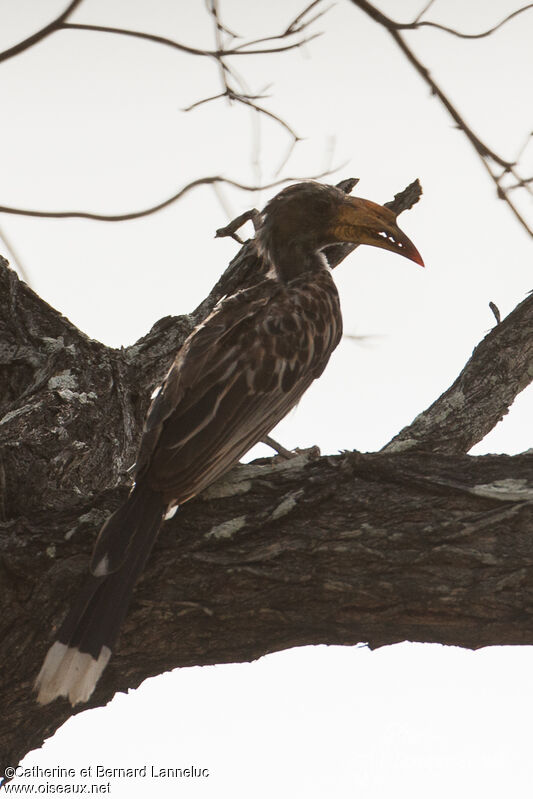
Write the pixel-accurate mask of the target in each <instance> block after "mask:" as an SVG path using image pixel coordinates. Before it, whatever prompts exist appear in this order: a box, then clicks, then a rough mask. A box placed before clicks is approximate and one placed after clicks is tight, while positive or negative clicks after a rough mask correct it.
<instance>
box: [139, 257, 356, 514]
mask: <svg viewBox="0 0 533 799" xmlns="http://www.w3.org/2000/svg"><path fill="white" fill-rule="evenodd" d="M341 326H342V322H341V315H340V309H339V303H338V295H337V291H336V288H335V285H334V283H333V280H332V278H331V276H330V275H329V273H328V272H326V271H325V270H324V272H323V273H322V274H321V275H320V276H319V277H318V278H317V276H316V275H313V278H312V280H309V279H308V278H305V277H301V278H298V279H295V280H293V281H291V282H290V283H289V284H286V285H283V284H278V283H276V282H274V281H272V280H268V281H265V282H263V283H260V284H258V285H257V286H255V287H254V288H252V289H248V290H246V291H242V292H238V293H237V294H235V295H233V296H231V297H229V298H227V299H225V300H223V301H222V302H221V303H219V305H218V306H217V307H216V308H215V310H214V311H213V312H212V313H211V314H210V316H209V317H208V318H207V319H206V320H205V322H204V323H203V324H202V325H201V326H199V327H198V328H197V329H196V330H195V331H194V332H193V333H192V334H191V336H190V337H189V339H188V340H187V341H186V342H185V344H184V345H183V347H182V349H181V350H180V352H179V353H178V355H177V357H176V360H175V362H174V364H173V366H172V368H171V370H170V372H169V374H168V376H167V378H166V380H165V383H164V384H163V387H162V389H161V391H160V393H159V395H158V396H157V397H156V398H155V400H154V402H153V404H152V407H151V409H150V411H149V413H148V416H147V420H146V426H145V436H144V439H143V443H142V446H141V450H140V453H139V460H138V466H137V478H136V479H137V481H138V482H139V483H141V482H144V481H146V483H147V484H148V485H149V486H150V487H151V488H152V489H153V490H156V491H158V492H160V493H162V494H163V496H164V497H165V499H167V500H168V501H171V500H175V501H176V502H178V503H179V502H185V501H186V500H187V499H190V498H191V497H192V496H194V495H195V494H197V493H198V492H199V491H201V490H202V489H203V488H204V487H205V486H207V485H209V483H211V482H213V480H215V479H216V478H217V477H218V476H220V475H221V474H223V473H224V472H225V471H226V470H227V469H228V468H230V467H231V466H232V465H233V464H234V463H235V462H236V461H238V460H239V458H240V457H242V455H243V454H244V453H245V452H246V451H247V450H248V449H250V447H252V446H253V445H254V444H255V443H256V442H257V441H259V440H260V439H261V438H262V437H264V436H265V435H266V434H267V433H268V432H269V431H270V430H271V429H272V428H273V427H274V426H275V425H276V424H277V422H278V421H279V420H280V419H282V418H283V416H285V414H286V413H288V411H289V410H290V409H291V408H292V407H293V406H294V405H295V404H296V403H297V402H298V400H299V399H300V397H301V396H302V394H303V393H304V391H305V390H306V389H307V388H308V387H309V385H310V383H311V382H312V381H313V380H314V379H315V378H316V377H318V375H319V374H321V372H322V371H323V369H324V367H325V365H326V363H327V361H328V360H329V356H330V354H331V352H332V351H333V349H334V348H335V347H336V346H337V344H338V342H339V340H340V336H341V332H342V327H341Z"/></svg>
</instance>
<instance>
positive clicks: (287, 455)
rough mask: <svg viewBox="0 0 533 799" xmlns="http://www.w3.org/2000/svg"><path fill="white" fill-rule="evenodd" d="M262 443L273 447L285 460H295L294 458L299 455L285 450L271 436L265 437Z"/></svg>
mask: <svg viewBox="0 0 533 799" xmlns="http://www.w3.org/2000/svg"><path fill="white" fill-rule="evenodd" d="M261 443H262V444H266V445H267V446H268V447H271V448H272V449H273V450H274V451H275V452H277V453H278V455H281V456H282V457H283V458H287V460H289V458H294V456H295V455H296V454H297V453H295V452H291V451H290V449H285V447H284V446H282V445H281V444H278V442H277V441H275V440H274V439H273V438H271V437H270V436H265V437H264V439H263V441H262V442H261Z"/></svg>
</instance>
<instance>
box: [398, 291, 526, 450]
mask: <svg viewBox="0 0 533 799" xmlns="http://www.w3.org/2000/svg"><path fill="white" fill-rule="evenodd" d="M532 380H533V295H529V296H528V297H526V299H525V300H523V301H522V302H521V303H520V305H518V306H517V307H516V308H515V309H514V311H512V313H510V314H509V316H507V317H506V319H504V321H503V322H501V323H500V324H497V325H496V326H495V327H493V329H492V330H491V331H490V333H489V334H488V335H487V336H486V337H485V338H484V339H483V341H481V343H480V344H478V346H477V347H476V348H475V350H474V352H473V353H472V357H471V358H470V360H469V361H468V363H467V364H466V366H465V367H464V369H463V371H462V372H461V374H460V375H459V377H458V378H457V380H456V381H455V382H454V383H453V385H452V386H450V388H449V389H448V390H447V391H445V392H444V394H442V396H441V397H439V399H438V400H436V401H435V402H434V403H433V404H432V405H431V406H430V407H429V408H428V409H427V410H425V411H424V412H423V413H421V414H420V415H419V416H417V418H416V419H415V420H414V422H413V423H412V424H410V425H408V426H407V427H405V428H404V429H403V430H401V431H400V432H399V433H398V435H397V436H395V437H394V438H393V439H392V441H390V442H389V443H388V444H387V445H386V446H385V447H384V448H383V451H385V452H402V451H405V450H412V449H416V450H426V451H428V452H430V451H431V452H442V453H449V454H452V453H465V452H468V450H469V449H471V448H472V447H473V446H474V444H477V443H478V442H479V441H482V440H483V439H484V438H485V436H486V435H487V433H489V432H490V431H491V430H492V428H493V427H494V426H495V425H496V424H497V423H498V422H499V421H500V420H501V419H502V418H503V416H505V414H506V413H507V412H508V410H509V408H510V407H511V405H512V404H513V401H514V400H515V398H516V396H517V394H519V393H520V392H521V391H523V390H524V388H526V386H528V385H529V384H530V383H531V381H532Z"/></svg>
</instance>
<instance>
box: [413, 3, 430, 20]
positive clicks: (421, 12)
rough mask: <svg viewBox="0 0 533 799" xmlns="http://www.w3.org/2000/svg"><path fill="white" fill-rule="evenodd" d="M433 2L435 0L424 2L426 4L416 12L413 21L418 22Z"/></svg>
mask: <svg viewBox="0 0 533 799" xmlns="http://www.w3.org/2000/svg"><path fill="white" fill-rule="evenodd" d="M434 2H435V0H429V3H426V5H425V6H424V8H423V9H422V11H420V13H419V14H417V16H416V18H415V22H419V20H421V19H422V17H423V16H424V14H425V13H426V11H429V9H430V8H431V6H432V5H433V3H434Z"/></svg>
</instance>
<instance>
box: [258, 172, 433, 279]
mask: <svg viewBox="0 0 533 799" xmlns="http://www.w3.org/2000/svg"><path fill="white" fill-rule="evenodd" d="M258 236H259V241H260V244H262V246H263V249H264V250H265V251H266V252H268V253H269V255H270V256H271V258H272V260H273V261H274V262H275V263H278V262H279V260H280V259H281V258H283V257H284V254H285V253H287V252H289V251H291V252H292V257H293V258H294V256H295V254H296V252H298V251H300V252H302V253H305V252H308V253H309V252H313V253H316V252H318V251H320V250H321V249H323V248H324V247H327V246H328V245H329V244H339V243H351V244H370V245H371V246H373V247H381V248H382V249H384V250H390V251H391V252H395V253H397V254H398V255H403V256H404V257H405V258H409V259H410V260H411V261H414V262H415V263H417V264H420V266H424V262H423V260H422V256H421V255H420V253H419V252H418V250H417V249H416V247H415V245H414V244H413V242H412V241H411V240H410V239H409V238H408V237H407V236H406V235H405V233H403V232H402V231H401V230H400V228H399V227H398V225H397V223H396V214H395V213H394V212H393V211H391V210H390V208H385V207H384V206H382V205H378V204H377V203H374V202H371V201H370V200H363V199H362V198H360V197H350V196H349V195H347V194H345V193H344V192H343V191H342V190H341V189H338V188H336V187H335V186H327V185H324V184H321V183H314V182H311V181H308V182H306V183H297V184H294V185H292V186H289V187H288V188H286V189H284V190H283V191H281V192H279V194H277V195H276V196H275V197H273V198H272V200H270V202H269V203H268V204H267V206H266V207H265V209H264V212H263V224H262V226H261V228H260V229H259V232H258Z"/></svg>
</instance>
